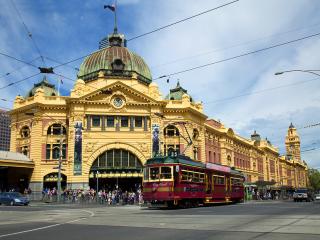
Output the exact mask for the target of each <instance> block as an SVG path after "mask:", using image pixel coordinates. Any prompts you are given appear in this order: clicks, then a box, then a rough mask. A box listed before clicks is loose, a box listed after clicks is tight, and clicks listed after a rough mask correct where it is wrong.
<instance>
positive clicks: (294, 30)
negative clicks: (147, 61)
mask: <svg viewBox="0 0 320 240" xmlns="http://www.w3.org/2000/svg"><path fill="white" fill-rule="evenodd" d="M319 25H320V23H317V24H313V25H310V26H306V27H300V28H295V29H291V30H289V31H286V32H282V33H278V34H272V35H267V36H262V37H259V38H256V39H251V40H248V41H245V42H241V43H235V44H232V45H229V46H225V47H222V48H216V49H211V50H210V51H205V52H199V53H198V54H195V55H191V56H185V57H181V58H177V59H174V60H172V61H169V62H165V63H160V64H158V65H154V66H151V69H153V68H159V67H162V66H166V65H169V64H172V63H177V62H181V61H184V60H189V59H192V58H197V57H201V56H204V55H209V54H211V53H215V52H221V51H225V50H228V49H232V48H236V47H240V46H244V45H248V44H251V43H255V42H257V41H261V40H265V39H269V38H271V39H272V38H275V37H279V36H283V35H286V34H288V33H293V32H297V31H301V30H305V29H309V28H314V27H317V26H319Z"/></svg>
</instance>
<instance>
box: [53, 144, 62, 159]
mask: <svg viewBox="0 0 320 240" xmlns="http://www.w3.org/2000/svg"><path fill="white" fill-rule="evenodd" d="M59 157H60V144H53V145H52V159H59Z"/></svg>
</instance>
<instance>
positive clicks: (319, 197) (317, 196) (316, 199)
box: [314, 193, 320, 203]
mask: <svg viewBox="0 0 320 240" xmlns="http://www.w3.org/2000/svg"><path fill="white" fill-rule="evenodd" d="M314 202H315V203H320V193H318V194H315V195H314Z"/></svg>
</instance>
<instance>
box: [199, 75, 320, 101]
mask: <svg viewBox="0 0 320 240" xmlns="http://www.w3.org/2000/svg"><path fill="white" fill-rule="evenodd" d="M319 79H320V78H313V79H310V80H306V81H300V82H295V83H291V84H286V85H281V86H277V87H273V88H266V89H262V90H259V91H255V92H251V93H243V94H239V95H236V96H231V97H226V98H221V99H217V100H214V101H208V102H204V104H212V103H218V102H224V101H230V100H233V99H236V98H240V97H244V96H249V95H255V94H260V93H264V92H268V91H273V90H277V89H280V88H286V87H291V86H296V85H300V84H305V83H308V82H313V81H317V80H319Z"/></svg>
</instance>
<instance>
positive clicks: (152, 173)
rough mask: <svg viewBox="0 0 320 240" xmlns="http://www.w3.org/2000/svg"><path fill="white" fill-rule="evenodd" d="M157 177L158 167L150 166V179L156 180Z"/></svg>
mask: <svg viewBox="0 0 320 240" xmlns="http://www.w3.org/2000/svg"><path fill="white" fill-rule="evenodd" d="M158 179H159V168H158V167H152V168H150V180H158Z"/></svg>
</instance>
